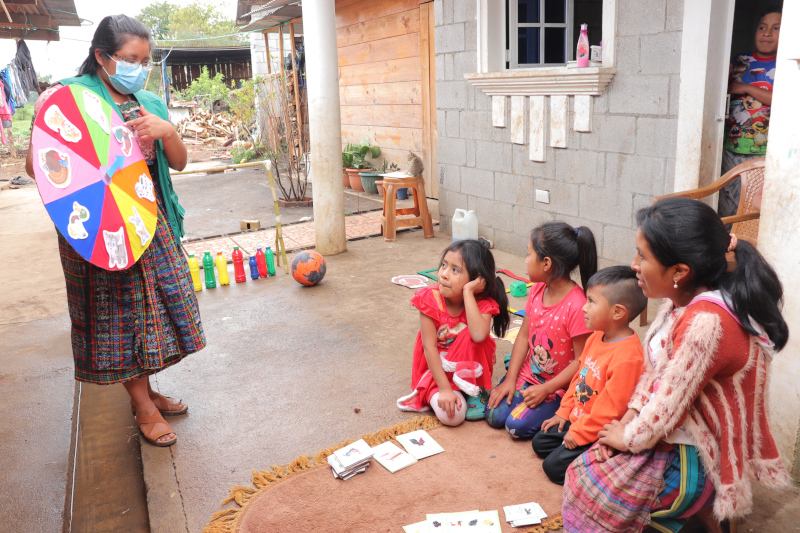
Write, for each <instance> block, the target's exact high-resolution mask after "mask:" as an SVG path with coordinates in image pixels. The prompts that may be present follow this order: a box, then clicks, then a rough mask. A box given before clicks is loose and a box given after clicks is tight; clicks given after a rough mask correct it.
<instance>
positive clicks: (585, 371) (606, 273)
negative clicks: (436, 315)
mask: <svg viewBox="0 0 800 533" xmlns="http://www.w3.org/2000/svg"><path fill="white" fill-rule="evenodd" d="M645 306H647V298H645V296H644V294H643V293H642V289H641V287H639V285H638V283H637V280H636V272H634V271H633V270H631V268H630V267H628V266H613V267H608V268H604V269H603V270H600V271H598V272H597V273H596V274H595V275H593V276H592V277H591V278H590V279H589V282H588V283H587V287H586V305H584V307H583V313H584V317H585V318H586V327H588V328H589V329H593V330H595V332H594V333H593V334H592V335H591V336H590V337H589V338H588V339H587V340H586V346H585V347H584V349H583V354H581V357H580V360H579V361H580V364H579V368H580V370H579V371H578V373H577V374H575V377H573V378H572V382H571V383H570V384H569V388H568V389H567V392H566V394H565V395H564V397H563V398H562V399H561V407H560V408H559V409H558V411H556V414H555V416H553V418H551V419H549V420H546V421H545V422H544V423H543V424H542V430H541V431H540V432H539V433H537V434H536V436H534V437H533V443H532V445H533V451H535V452H536V453H537V455H539V456H540V457H544V458H545V460H544V463H543V464H542V469H543V470H544V472H545V474H547V477H548V478H550V480H551V481H552V482H554V483H558V484H559V485H563V484H564V476H565V473H566V471H567V467H569V465H570V463H572V461H573V460H575V458H576V457H578V456H579V455H581V454H582V453H583V452H585V451H586V450H588V449H589V448H590V447H591V446H592V445H593V444H594V443H595V441H597V439H598V433H599V432H600V430H602V429H603V426H604V425H605V424H608V423H610V422H611V421H612V420H619V419H621V418H622V417H623V415H624V414H625V412H626V411H627V410H628V401H629V400H630V398H631V396H632V395H633V391H634V389H635V388H636V383H637V382H638V381H639V377H640V376H641V374H642V370H643V365H644V352H643V350H642V343H641V342H640V341H639V336H638V335H637V334H636V332H635V331H633V330H632V329H631V328H630V326H629V325H628V324H629V323H630V321H631V320H633V319H634V318H636V316H638V315H639V313H641V312H642V311H643V310H644V308H645Z"/></svg>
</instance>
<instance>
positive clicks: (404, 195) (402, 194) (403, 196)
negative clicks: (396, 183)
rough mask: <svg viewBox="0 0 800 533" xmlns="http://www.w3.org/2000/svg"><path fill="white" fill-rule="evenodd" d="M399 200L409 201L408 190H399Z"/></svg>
mask: <svg viewBox="0 0 800 533" xmlns="http://www.w3.org/2000/svg"><path fill="white" fill-rule="evenodd" d="M397 199H398V200H408V189H407V188H402V189H397Z"/></svg>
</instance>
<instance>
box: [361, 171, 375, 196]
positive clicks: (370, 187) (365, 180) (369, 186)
mask: <svg viewBox="0 0 800 533" xmlns="http://www.w3.org/2000/svg"><path fill="white" fill-rule="evenodd" d="M358 175H359V176H361V186H362V187H363V188H364V192H366V193H368V194H378V186H377V185H376V184H375V183H376V182H377V181H378V179H380V175H378V173H377V172H375V171H367V172H359V173H358Z"/></svg>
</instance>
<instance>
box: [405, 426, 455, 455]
mask: <svg viewBox="0 0 800 533" xmlns="http://www.w3.org/2000/svg"><path fill="white" fill-rule="evenodd" d="M395 438H396V439H397V442H399V443H400V444H402V445H403V448H405V449H406V451H407V452H408V453H410V454H411V455H412V456H414V459H424V458H425V457H430V456H431V455H436V454H437V453H442V452H443V451H444V448H442V447H441V446H439V444H438V443H437V442H436V441H435V440H433V439H432V438H431V436H430V435H428V432H427V431H425V430H424V429H420V430H417V431H412V432H411V433H406V434H405V435H398V436H397V437H395Z"/></svg>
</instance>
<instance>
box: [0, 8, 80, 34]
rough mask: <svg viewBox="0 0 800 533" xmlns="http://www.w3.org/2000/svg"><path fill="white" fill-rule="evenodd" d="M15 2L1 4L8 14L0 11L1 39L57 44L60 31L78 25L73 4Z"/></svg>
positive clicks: (78, 18)
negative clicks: (44, 41) (19, 39)
mask: <svg viewBox="0 0 800 533" xmlns="http://www.w3.org/2000/svg"><path fill="white" fill-rule="evenodd" d="M18 1H19V3H17V2H15V1H13V0H5V1H4V4H5V7H6V10H8V14H6V12H5V11H2V10H0V38H4V39H11V38H24V39H28V40H31V41H36V40H47V41H58V40H59V33H58V29H59V27H61V26H80V24H81V19H80V17H78V14H77V10H76V8H75V1H74V0H41V2H38V3H32V2H30V1H28V2H25V3H23V2H22V0H18Z"/></svg>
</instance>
